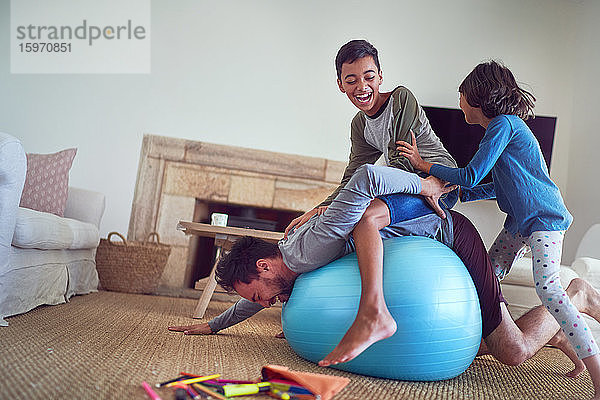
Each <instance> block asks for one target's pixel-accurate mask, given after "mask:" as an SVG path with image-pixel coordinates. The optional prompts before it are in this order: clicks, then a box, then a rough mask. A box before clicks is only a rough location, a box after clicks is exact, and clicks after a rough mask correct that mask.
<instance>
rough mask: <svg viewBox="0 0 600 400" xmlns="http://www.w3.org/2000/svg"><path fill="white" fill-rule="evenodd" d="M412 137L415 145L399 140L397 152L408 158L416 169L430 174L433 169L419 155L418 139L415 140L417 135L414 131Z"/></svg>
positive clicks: (411, 133) (411, 132)
mask: <svg viewBox="0 0 600 400" xmlns="http://www.w3.org/2000/svg"><path fill="white" fill-rule="evenodd" d="M410 136H411V138H412V142H413V144H410V143H408V142H405V141H404V140H398V141H397V142H396V144H397V145H398V147H396V150H398V151H399V152H400V154H402V155H403V156H404V157H406V158H407V159H408V161H410V163H411V165H412V166H413V167H414V168H415V169H418V170H419V171H424V172H427V173H429V168H430V167H431V164H430V163H427V162H425V161H423V159H422V158H421V155H420V154H419V149H417V139H416V138H415V133H414V132H413V131H412V130H411V131H410ZM428 164H429V165H428Z"/></svg>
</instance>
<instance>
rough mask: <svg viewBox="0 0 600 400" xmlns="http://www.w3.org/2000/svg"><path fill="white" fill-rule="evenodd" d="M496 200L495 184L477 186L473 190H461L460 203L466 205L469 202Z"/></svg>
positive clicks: (462, 188) (463, 188)
mask: <svg viewBox="0 0 600 400" xmlns="http://www.w3.org/2000/svg"><path fill="white" fill-rule="evenodd" d="M495 198H496V190H495V189H494V183H493V182H490V183H484V184H483V185H477V186H475V187H473V188H467V187H462V186H461V188H460V201H462V202H463V203H466V202H467V201H475V200H489V199H495Z"/></svg>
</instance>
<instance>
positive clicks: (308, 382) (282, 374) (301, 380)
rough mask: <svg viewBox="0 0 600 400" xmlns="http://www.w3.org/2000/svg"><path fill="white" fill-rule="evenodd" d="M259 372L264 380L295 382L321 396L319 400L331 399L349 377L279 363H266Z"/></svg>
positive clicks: (344, 385)
mask: <svg viewBox="0 0 600 400" xmlns="http://www.w3.org/2000/svg"><path fill="white" fill-rule="evenodd" d="M261 374H262V379H263V380H265V381H268V380H269V379H275V378H280V379H287V380H290V381H294V382H297V383H298V384H299V385H301V386H304V387H305V388H307V389H308V390H310V391H311V392H313V394H315V395H319V396H321V400H329V399H331V398H332V397H333V396H335V395H336V394H337V393H338V392H339V391H340V390H342V389H343V388H345V387H346V385H348V383H350V379H348V378H344V377H341V376H331V375H325V374H315V373H311V372H298V371H291V370H290V369H289V368H288V367H284V366H281V365H266V366H264V367H263V369H262V371H261Z"/></svg>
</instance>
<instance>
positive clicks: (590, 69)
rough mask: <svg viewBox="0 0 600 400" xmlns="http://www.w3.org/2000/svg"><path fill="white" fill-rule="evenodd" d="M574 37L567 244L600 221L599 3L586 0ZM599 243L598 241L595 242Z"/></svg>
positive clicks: (569, 252) (572, 253) (568, 252)
mask: <svg viewBox="0 0 600 400" xmlns="http://www.w3.org/2000/svg"><path fill="white" fill-rule="evenodd" d="M576 20H577V25H578V32H577V38H576V41H575V42H574V43H572V45H573V46H574V47H575V48H576V49H577V53H576V55H575V62H574V76H575V80H574V82H573V88H574V100H573V111H572V118H573V124H572V133H571V146H570V155H569V160H570V162H569V174H568V191H567V195H566V198H567V202H568V205H569V209H570V210H571V212H572V213H573V215H574V216H575V220H574V222H573V225H572V227H571V229H569V231H568V233H567V237H566V240H567V243H569V244H570V243H574V244H576V243H579V241H580V240H581V238H582V236H583V234H584V233H585V232H586V231H587V229H588V228H589V227H590V226H591V225H592V224H596V223H600V212H599V211H598V207H599V204H600V178H599V177H598V170H599V167H598V153H599V151H600V132H599V131H598V130H599V126H600V125H599V122H598V115H599V112H600V99H599V98H598V92H599V89H600V84H599V82H598V81H599V75H600V46H599V45H598V38H600V26H599V25H598V21H600V2H598V1H596V0H587V1H585V2H584V7H581V8H579V9H578V13H577V14H576ZM598 246H600V243H598ZM575 250H576V246H575V245H570V246H568V247H567V248H566V249H565V254H564V257H563V259H571V258H573V257H574V256H575Z"/></svg>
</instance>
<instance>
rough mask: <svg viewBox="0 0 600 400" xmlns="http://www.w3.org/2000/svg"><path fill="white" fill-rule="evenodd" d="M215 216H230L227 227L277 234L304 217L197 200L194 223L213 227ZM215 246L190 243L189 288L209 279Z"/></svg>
mask: <svg viewBox="0 0 600 400" xmlns="http://www.w3.org/2000/svg"><path fill="white" fill-rule="evenodd" d="M212 213H223V214H227V215H228V216H229V217H228V219H227V226H234V227H238V228H251V229H260V230H268V231H277V232H283V230H284V229H285V227H286V226H288V224H289V223H290V222H291V221H292V220H293V219H294V218H296V217H298V216H299V215H302V213H301V212H297V211H288V210H276V209H273V208H262V207H252V206H241V205H235V204H227V203H218V202H210V201H204V200H198V199H197V200H196V207H195V210H194V222H202V223H205V224H210V216H211V215H212ZM214 242H215V241H214V239H212V238H207V237H200V236H194V237H193V239H192V243H190V244H191V247H190V254H192V260H191V263H190V265H191V271H189V273H188V274H186V275H187V276H188V277H189V279H186V285H187V286H188V287H194V286H195V282H196V281H198V280H200V279H202V278H206V277H207V276H209V275H210V271H211V269H212V266H213V264H214V259H215V252H216V249H215V247H214Z"/></svg>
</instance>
